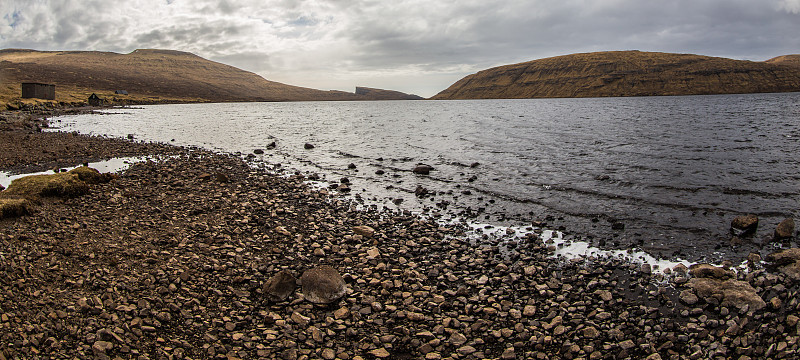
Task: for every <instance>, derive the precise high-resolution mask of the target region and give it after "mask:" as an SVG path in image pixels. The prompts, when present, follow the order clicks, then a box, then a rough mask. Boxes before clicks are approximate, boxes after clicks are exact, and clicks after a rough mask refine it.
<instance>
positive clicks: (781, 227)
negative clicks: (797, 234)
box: [775, 218, 794, 240]
mask: <svg viewBox="0 0 800 360" xmlns="http://www.w3.org/2000/svg"><path fill="white" fill-rule="evenodd" d="M792 236H794V219H792V218H787V219H785V220H783V221H781V223H780V224H778V226H777V227H776V228H775V239H776V240H780V239H786V238H790V237H792Z"/></svg>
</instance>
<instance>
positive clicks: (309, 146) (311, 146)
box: [303, 143, 314, 150]
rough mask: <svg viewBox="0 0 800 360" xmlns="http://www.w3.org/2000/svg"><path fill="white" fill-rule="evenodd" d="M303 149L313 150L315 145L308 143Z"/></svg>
mask: <svg viewBox="0 0 800 360" xmlns="http://www.w3.org/2000/svg"><path fill="white" fill-rule="evenodd" d="M303 148H305V149H306V150H311V149H313V148H314V145H312V144H309V143H306V144H305V145H303Z"/></svg>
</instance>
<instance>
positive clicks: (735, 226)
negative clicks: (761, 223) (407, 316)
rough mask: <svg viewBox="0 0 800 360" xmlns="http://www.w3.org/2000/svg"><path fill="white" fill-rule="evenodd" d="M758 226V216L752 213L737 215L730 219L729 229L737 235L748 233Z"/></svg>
mask: <svg viewBox="0 0 800 360" xmlns="http://www.w3.org/2000/svg"><path fill="white" fill-rule="evenodd" d="M757 228H758V216H756V215H753V214H748V215H743V216H737V217H736V218H734V219H733V221H731V230H732V231H733V233H734V234H736V235H737V236H739V235H744V234H750V233H753V232H755V231H756V229H757Z"/></svg>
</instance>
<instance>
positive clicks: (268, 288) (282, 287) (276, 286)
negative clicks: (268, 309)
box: [264, 271, 297, 301]
mask: <svg viewBox="0 0 800 360" xmlns="http://www.w3.org/2000/svg"><path fill="white" fill-rule="evenodd" d="M295 287H297V279H296V278H295V277H294V276H292V274H290V273H289V272H288V271H281V272H279V273H278V274H276V275H275V276H273V277H271V278H269V280H267V281H266V282H265V283H264V294H265V295H266V296H267V298H269V299H270V300H272V301H285V300H286V299H288V298H289V295H291V294H292V293H293V292H294V289H295Z"/></svg>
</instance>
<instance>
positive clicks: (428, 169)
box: [413, 164, 433, 175]
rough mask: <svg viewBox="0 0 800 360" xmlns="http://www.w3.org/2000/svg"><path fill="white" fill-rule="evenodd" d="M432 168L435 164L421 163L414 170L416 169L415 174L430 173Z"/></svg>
mask: <svg viewBox="0 0 800 360" xmlns="http://www.w3.org/2000/svg"><path fill="white" fill-rule="evenodd" d="M431 170H433V166H430V165H425V164H419V165H417V167H415V168H414V170H413V171H414V174H420V175H428V174H430V173H431Z"/></svg>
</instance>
